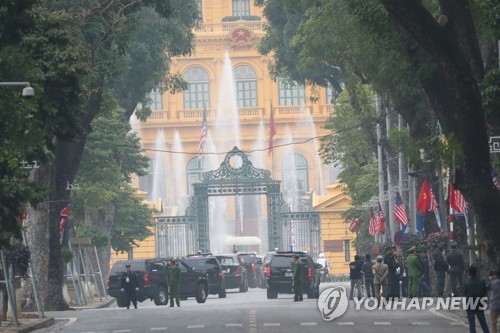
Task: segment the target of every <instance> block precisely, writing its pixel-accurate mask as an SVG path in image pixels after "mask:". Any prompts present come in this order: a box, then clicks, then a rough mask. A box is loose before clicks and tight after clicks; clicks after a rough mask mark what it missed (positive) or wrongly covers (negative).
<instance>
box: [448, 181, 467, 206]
mask: <svg viewBox="0 0 500 333" xmlns="http://www.w3.org/2000/svg"><path fill="white" fill-rule="evenodd" d="M450 206H451V208H453V209H454V210H455V212H457V213H460V214H462V213H464V212H465V211H466V210H467V203H466V202H465V198H464V196H463V195H462V193H461V192H460V191H459V190H455V188H454V187H453V183H452V182H451V181H450Z"/></svg>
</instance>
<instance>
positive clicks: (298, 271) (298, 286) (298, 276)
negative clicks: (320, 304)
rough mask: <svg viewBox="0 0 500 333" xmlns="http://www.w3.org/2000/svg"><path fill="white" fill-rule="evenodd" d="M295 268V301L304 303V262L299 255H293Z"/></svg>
mask: <svg viewBox="0 0 500 333" xmlns="http://www.w3.org/2000/svg"><path fill="white" fill-rule="evenodd" d="M293 261H294V262H295V266H294V268H293V293H294V296H293V301H294V302H302V301H303V300H304V299H303V297H304V295H303V293H302V271H303V269H302V267H303V266H302V262H301V261H300V258H299V256H298V255H297V254H294V255H293Z"/></svg>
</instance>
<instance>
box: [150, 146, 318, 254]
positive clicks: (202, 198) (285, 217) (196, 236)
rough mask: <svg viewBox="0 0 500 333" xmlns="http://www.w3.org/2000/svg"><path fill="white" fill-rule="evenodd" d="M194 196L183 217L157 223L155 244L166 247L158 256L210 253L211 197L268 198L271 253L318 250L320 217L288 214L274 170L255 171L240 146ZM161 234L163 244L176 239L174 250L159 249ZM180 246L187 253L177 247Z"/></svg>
mask: <svg viewBox="0 0 500 333" xmlns="http://www.w3.org/2000/svg"><path fill="white" fill-rule="evenodd" d="M193 193H194V194H193V196H192V198H191V204H190V206H189V207H188V209H187V210H186V214H185V215H184V216H175V217H174V216H167V217H157V218H156V222H157V233H158V232H160V234H157V243H158V244H159V246H161V248H162V249H161V250H160V251H157V255H160V254H161V255H162V256H163V255H164V256H178V255H184V254H185V253H194V252H196V251H198V250H199V251H202V252H208V251H210V230H209V221H208V220H209V212H208V209H209V206H208V197H210V196H236V195H258V194H262V195H266V196H267V221H268V244H269V249H274V248H279V249H287V250H288V249H291V248H294V249H302V250H304V249H309V250H310V251H315V252H316V251H319V237H320V219H319V213H317V212H290V208H289V206H288V204H287V203H286V202H285V201H284V200H283V196H282V193H281V181H279V180H273V179H272V178H271V172H270V171H268V170H264V169H258V168H255V167H254V166H253V165H252V162H251V161H250V160H249V159H248V156H247V155H246V154H245V153H244V152H242V151H241V150H239V149H238V148H237V147H234V148H233V149H232V150H231V151H230V152H229V153H228V154H227V155H226V156H225V158H224V161H223V162H222V163H221V165H220V167H219V168H218V169H217V170H212V171H208V172H205V173H203V175H202V180H201V182H198V183H194V184H193ZM298 214H300V215H298ZM308 228H310V231H308ZM174 230H176V232H178V233H179V237H177V238H175V237H174V236H172V235H168V234H167V236H165V235H166V233H167V232H168V231H172V232H173V231H174ZM160 235H162V236H164V238H162V239H161V241H162V242H169V239H170V237H174V238H175V239H171V240H170V242H171V243H175V244H176V245H172V244H166V243H161V244H160V243H159V241H160V238H159V236H160ZM291 235H292V236H293V237H291ZM182 244H184V245H185V249H181V248H180V247H179V246H182ZM159 246H158V245H157V249H158V248H159ZM163 249H167V250H163ZM162 251H163V252H169V253H162Z"/></svg>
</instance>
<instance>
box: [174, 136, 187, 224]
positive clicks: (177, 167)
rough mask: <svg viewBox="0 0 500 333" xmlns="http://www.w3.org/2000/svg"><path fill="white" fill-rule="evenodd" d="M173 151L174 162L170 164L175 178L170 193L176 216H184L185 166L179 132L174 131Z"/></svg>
mask: <svg viewBox="0 0 500 333" xmlns="http://www.w3.org/2000/svg"><path fill="white" fill-rule="evenodd" d="M174 151H175V152H177V153H176V154H172V159H173V160H174V161H173V163H172V164H171V165H173V166H174V172H173V174H174V175H175V178H174V179H173V185H174V186H172V191H173V192H174V193H173V196H174V199H173V202H174V204H175V205H177V207H178V208H177V215H184V212H185V210H186V208H187V207H186V201H185V199H184V198H185V197H186V182H185V181H184V175H185V168H186V164H185V160H184V155H183V154H182V153H183V149H182V142H181V137H180V135H179V131H175V136H174Z"/></svg>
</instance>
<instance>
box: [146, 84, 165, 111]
mask: <svg viewBox="0 0 500 333" xmlns="http://www.w3.org/2000/svg"><path fill="white" fill-rule="evenodd" d="M148 99H149V103H148V107H149V108H150V109H151V110H163V99H162V96H161V90H159V89H154V90H153V91H151V92H150V93H149V96H148Z"/></svg>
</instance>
